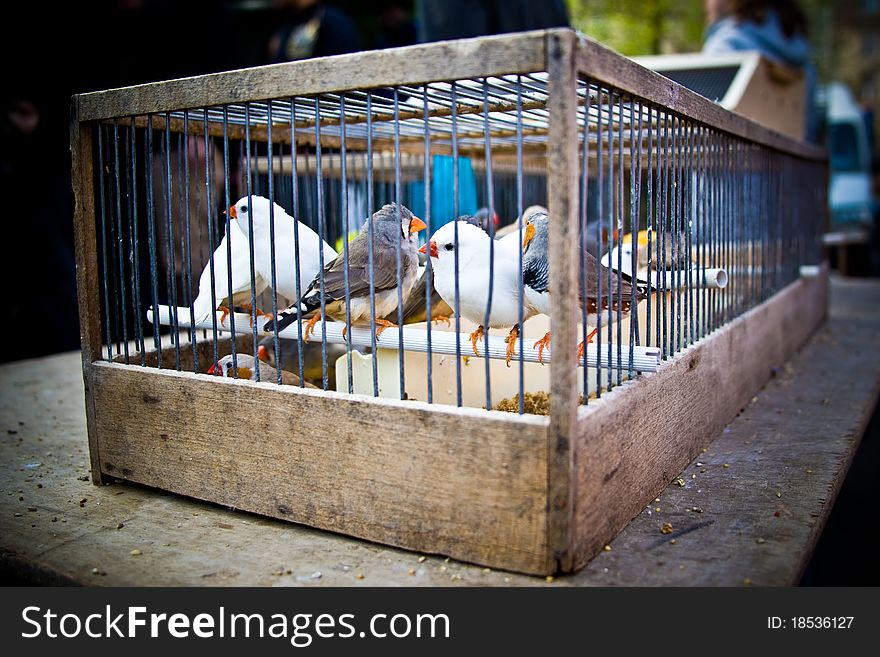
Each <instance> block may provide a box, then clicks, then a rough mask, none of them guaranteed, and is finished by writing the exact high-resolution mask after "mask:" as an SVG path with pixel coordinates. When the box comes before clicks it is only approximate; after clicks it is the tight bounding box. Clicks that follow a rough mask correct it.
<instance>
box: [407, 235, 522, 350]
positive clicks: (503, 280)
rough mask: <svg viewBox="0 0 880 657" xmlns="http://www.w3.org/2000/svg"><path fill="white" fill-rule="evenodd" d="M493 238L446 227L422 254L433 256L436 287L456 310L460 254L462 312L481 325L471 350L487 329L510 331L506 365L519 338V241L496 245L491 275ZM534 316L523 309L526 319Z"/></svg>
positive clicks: (507, 241) (460, 300) (474, 336)
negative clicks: (456, 263) (456, 232)
mask: <svg viewBox="0 0 880 657" xmlns="http://www.w3.org/2000/svg"><path fill="white" fill-rule="evenodd" d="M456 224H457V225H458V242H456V241H455V226H456ZM492 243H493V240H492V238H491V237H489V235H487V234H486V233H485V231H483V230H481V229H480V228H478V227H476V226H473V225H471V224H469V223H467V222H464V221H457V222H452V223H448V224H445V225H444V226H442V227H440V229H439V230H437V232H436V233H434V235H433V236H432V237H431V240H430V241H429V242H428V243H427V244H426V245H425V246H423V247H422V248H421V249H420V251H421V252H422V253H425V252H427V253H428V254H429V255H430V257H431V264H432V266H433V269H434V286H435V289H436V290H437V292H438V294H439V295H440V297H441V298H442V299H443V300H444V301H445V302H446V303H447V304H448V305H449V306H450V308H453V309H454V308H455V253H456V251H457V252H458V271H459V276H458V288H459V299H458V302H459V312H460V313H461V316H462V317H465V318H466V319H469V320H470V321H472V322H474V323H476V324H478V327H477V330H475V331H474V332H473V333H471V334H470V341H471V346H472V347H473V350H474V353H475V354H476V355H477V356H479V355H480V353H479V351H477V341H478V340H479V339H480V338H482V337H483V336H484V334H485V329H486V328H507V327H512V328H511V330H510V334H509V335H508V336H507V364H508V366H509V365H510V358H511V356H513V354H514V349H515V346H516V337H517V335H518V334H519V307H520V303H521V300H520V288H519V254H518V250H519V241H518V240H498V241H494V249H495V251H494V262H493V267H492V272H491V275H490V271H489V249H490V245H491V244H492ZM490 289H491V290H492V307H491V309H490V312H489V321H488V327H487V326H485V324H484V322H485V319H486V308H487V306H488V301H489V290H490ZM528 317H530V312H529V311H528V309H524V316H523V320H525V319H527V318H528Z"/></svg>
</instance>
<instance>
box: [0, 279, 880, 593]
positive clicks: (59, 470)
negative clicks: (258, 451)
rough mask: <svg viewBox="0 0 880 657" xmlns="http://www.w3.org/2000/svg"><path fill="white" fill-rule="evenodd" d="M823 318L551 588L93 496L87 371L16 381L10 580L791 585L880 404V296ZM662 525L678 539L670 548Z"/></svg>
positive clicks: (274, 523) (852, 295)
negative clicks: (658, 487) (709, 437)
mask: <svg viewBox="0 0 880 657" xmlns="http://www.w3.org/2000/svg"><path fill="white" fill-rule="evenodd" d="M830 309H831V310H830V319H829V321H828V323H827V324H825V325H824V326H823V327H822V328H821V329H820V330H819V331H818V332H817V333H816V334H815V335H814V336H813V338H812V339H811V340H810V341H809V342H808V343H807V345H806V346H805V347H804V348H803V349H802V350H801V351H799V352H798V353H797V354H795V356H794V357H793V358H792V359H791V360H790V361H789V362H788V363H786V364H784V365H783V366H782V367H781V368H778V369H777V370H776V371H775V376H774V377H773V378H771V380H770V381H769V382H768V384H767V385H766V386H765V388H764V389H763V390H762V391H760V392H759V393H758V394H756V395H755V396H754V398H753V399H752V400H750V401H749V402H748V403H747V404H746V406H745V408H744V409H743V411H742V412H741V413H740V414H739V415H738V416H737V417H736V419H734V420H733V421H732V422H731V423H730V424H729V425H728V426H727V427H725V428H724V429H723V430H722V431H721V432H720V433H719V435H718V436H717V437H716V438H715V439H714V441H713V442H712V443H711V444H710V445H709V446H708V449H707V451H706V452H700V453H699V454H698V455H697V456H696V458H695V460H694V461H692V462H691V463H690V464H689V465H688V466H687V467H686V468H685V469H684V471H683V472H681V473H679V476H680V477H681V478H682V480H683V481H684V486H680V485H679V484H678V483H677V482H676V481H675V480H673V481H672V482H671V483H670V484H669V486H667V487H666V488H665V489H664V490H663V491H662V492H661V493H660V494H659V496H658V497H659V501H656V502H655V501H652V502H651V504H650V506H646V507H644V508H642V509H641V510H640V512H639V514H638V515H637V516H636V518H635V519H634V520H633V521H632V522H630V523H629V524H628V525H627V527H626V528H625V529H624V530H623V531H622V532H621V533H620V534H619V535H618V536H617V537H616V538H615V539H614V540H613V541H612V542H611V543H610V545H609V547H610V549H609V550H607V551H605V550H603V551H602V552H600V553H599V555H598V556H596V557H595V558H594V559H593V560H592V561H591V562H590V563H589V564H587V566H586V567H585V568H584V569H583V570H581V571H580V572H578V573H576V574H574V575H566V576H558V577H556V578H555V580H554V581H553V582H552V583H549V582H547V581H545V579H544V578H543V577H542V578H537V577H529V576H525V575H515V574H512V573H507V572H504V571H498V570H494V569H491V570H490V569H487V568H481V567H477V566H472V565H468V564H466V563H462V562H460V561H456V560H454V559H453V560H448V559H444V558H443V557H441V556H430V555H423V554H421V553H418V552H409V551H405V550H399V549H396V548H392V547H384V546H381V545H377V544H374V543H369V542H366V541H362V540H357V539H352V538H348V537H346V536H343V535H340V534H335V533H333V532H327V531H321V530H315V529H311V528H309V527H306V526H303V525H297V524H291V523H289V522H282V521H280V520H275V519H273V518H266V517H262V516H257V515H253V514H251V513H247V512H245V511H242V510H240V509H231V508H228V507H224V506H221V505H217V504H210V503H206V502H200V501H198V500H195V499H192V498H188V497H184V496H181V495H175V494H173V493H167V492H164V491H161V490H158V489H155V488H150V487H147V486H141V485H138V484H133V483H126V482H122V481H120V480H117V479H112V478H111V479H109V480H108V484H110V485H106V486H94V485H92V484H91V483H89V481H88V479H89V458H88V441H87V437H86V423H85V413H84V409H83V404H82V399H83V397H82V395H83V382H82V372H81V368H80V358H81V357H80V354H79V353H78V352H77V353H68V354H63V355H58V356H52V357H48V358H41V359H37V360H28V361H20V362H15V363H8V364H5V365H3V366H0V430H4V431H3V436H4V439H3V440H2V441H0V459H2V462H3V464H4V466H3V467H2V468H0V490H2V491H3V492H4V493H5V494H4V495H0V517H2V522H0V526H2V532H0V573H2V574H3V575H5V576H6V577H13V578H17V579H16V580H15V581H22V582H24V581H27V582H36V583H44V584H86V585H92V586H94V585H99V586H100V585H111V586H150V585H152V586H156V585H164V586H236V585H237V586H243V585H251V586H596V585H605V586H621V585H623V586H627V585H642V586H666V585H670V586H695V585H718V586H742V585H746V584H752V585H755V586H780V585H789V584H792V583H797V582H798V580H799V577H800V572H801V571H802V569H803V566H804V564H805V563H806V561H807V560H808V559H809V556H810V552H811V550H812V546H813V543H814V541H815V539H816V537H818V536H819V534H820V533H821V531H822V528H823V525H824V522H825V518H826V516H827V514H828V512H829V511H830V509H831V506H832V504H833V503H834V499H835V496H836V494H837V491H838V489H839V487H840V483H841V481H842V480H843V479H844V477H845V476H846V472H847V468H848V465H849V461H850V459H851V458H852V455H853V454H854V452H855V450H856V448H857V447H858V444H859V441H860V438H861V435H862V432H863V430H864V427H865V424H866V422H867V419H868V417H870V414H871V413H872V411H873V409H874V407H875V404H876V402H877V398H878V393H880V363H878V362H877V360H876V359H870V358H865V357H864V356H865V354H866V353H872V352H876V350H877V349H880V283H878V282H877V281H875V280H869V281H858V280H852V279H848V280H841V279H837V280H834V279H833V280H832V282H831V304H830ZM242 385H243V384H242ZM724 464H727V466H728V467H724ZM777 493H778V494H779V495H778V496H777ZM694 507H696V508H697V509H699V511H695V510H694ZM657 508H659V509H660V511H659V512H658V511H656V510H655V509H657ZM31 509H32V510H31ZM665 522H669V523H670V524H671V525H672V526H673V531H672V533H671V534H668V535H664V534H661V533H660V528H661V527H662V525H663V523H665ZM868 531H870V528H869V527H866V532H868ZM866 536H867V534H866ZM866 540H867V539H866ZM673 541H674V542H673ZM135 549H136V550H138V551H140V553H141V554H139V555H137V556H135V555H132V554H131V551H132V550H135Z"/></svg>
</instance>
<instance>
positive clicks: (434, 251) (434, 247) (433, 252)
mask: <svg viewBox="0 0 880 657" xmlns="http://www.w3.org/2000/svg"><path fill="white" fill-rule="evenodd" d="M429 247H430V249H431V257H432V258H437V257H438V254H437V242H435V241H434V240H431V241H430V242H428V243H427V244H422V248H420V249H419V253H428V248H429Z"/></svg>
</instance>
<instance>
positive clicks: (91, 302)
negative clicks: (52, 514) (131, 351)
mask: <svg viewBox="0 0 880 657" xmlns="http://www.w3.org/2000/svg"><path fill="white" fill-rule="evenodd" d="M70 114H71V120H70V154H71V176H72V180H73V195H74V215H73V232H74V256H75V258H76V294H77V298H78V300H79V331H80V345H81V348H82V362H83V381H84V382H85V405H86V423H87V426H88V428H89V452H90V454H91V458H92V480H93V481H94V482H95V483H96V484H99V483H101V469H100V468H99V467H98V463H99V460H100V459H99V456H98V455H99V446H98V443H97V441H96V440H95V431H94V427H95V404H94V399H93V397H92V389H91V385H90V383H91V376H90V369H91V363H92V361H94V360H96V359H98V358H100V357H101V303H100V301H99V298H98V242H97V237H96V226H95V184H94V178H93V175H92V172H93V165H92V128H91V126H88V125H82V124H80V123H79V122H78V121H77V120H76V116H77V114H78V102H77V100H76V98H74V99H73V101H72V102H71V106H70Z"/></svg>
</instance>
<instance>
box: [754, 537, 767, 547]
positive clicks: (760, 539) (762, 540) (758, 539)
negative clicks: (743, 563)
mask: <svg viewBox="0 0 880 657" xmlns="http://www.w3.org/2000/svg"><path fill="white" fill-rule="evenodd" d="M766 542H767V541H765V540H764V539H763V538H756V539H755V543H757V544H758V545H760V544H761V543H766Z"/></svg>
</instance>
